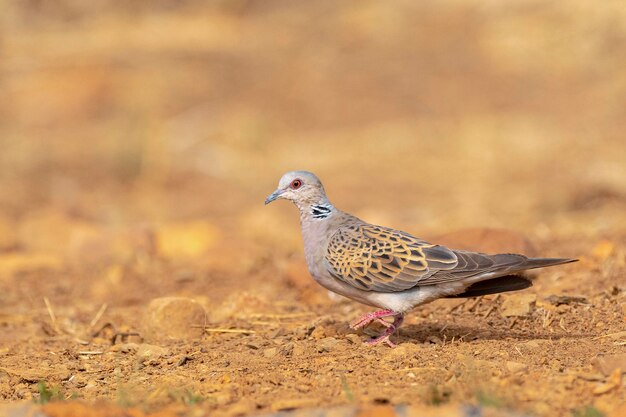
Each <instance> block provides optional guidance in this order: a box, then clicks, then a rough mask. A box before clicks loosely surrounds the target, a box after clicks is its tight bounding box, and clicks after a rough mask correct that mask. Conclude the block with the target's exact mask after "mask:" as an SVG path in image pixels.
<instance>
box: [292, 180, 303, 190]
mask: <svg viewBox="0 0 626 417" xmlns="http://www.w3.org/2000/svg"><path fill="white" fill-rule="evenodd" d="M301 186H302V181H300V180H293V181H291V185H290V187H291V188H293V189H294V190H297V189H298V188H300V187H301Z"/></svg>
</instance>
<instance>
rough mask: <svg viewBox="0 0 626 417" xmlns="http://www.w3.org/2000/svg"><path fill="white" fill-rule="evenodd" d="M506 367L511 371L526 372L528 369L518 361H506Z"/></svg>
mask: <svg viewBox="0 0 626 417" xmlns="http://www.w3.org/2000/svg"><path fill="white" fill-rule="evenodd" d="M506 369H507V370H508V371H509V372H512V373H518V372H526V371H528V365H526V364H525V363H520V362H513V361H507V362H506Z"/></svg>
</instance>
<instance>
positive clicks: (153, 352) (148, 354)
mask: <svg viewBox="0 0 626 417" xmlns="http://www.w3.org/2000/svg"><path fill="white" fill-rule="evenodd" d="M169 354H170V351H169V350H168V349H166V348H164V347H161V346H157V345H150V344H148V343H142V344H140V345H139V346H138V347H137V356H138V357H140V358H142V359H158V358H161V357H163V356H168V355H169Z"/></svg>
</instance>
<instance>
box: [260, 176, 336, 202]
mask: <svg viewBox="0 0 626 417" xmlns="http://www.w3.org/2000/svg"><path fill="white" fill-rule="evenodd" d="M280 198H284V199H285V200H290V201H292V202H293V203H295V204H296V205H297V206H298V207H299V208H303V207H306V206H309V205H313V204H324V203H328V198H327V197H326V193H325V192H324V187H323V186H322V183H321V181H320V180H319V178H317V177H316V176H315V174H313V173H311V172H308V171H290V172H287V173H286V174H285V175H283V176H282V178H281V179H280V181H279V182H278V188H276V191H274V192H273V193H272V194H270V195H269V196H268V197H267V198H266V199H265V204H269V203H271V202H272V201H274V200H278V199H280Z"/></svg>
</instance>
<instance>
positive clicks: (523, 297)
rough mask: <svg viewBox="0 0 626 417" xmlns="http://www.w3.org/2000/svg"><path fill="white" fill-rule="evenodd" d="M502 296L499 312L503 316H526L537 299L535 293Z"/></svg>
mask: <svg viewBox="0 0 626 417" xmlns="http://www.w3.org/2000/svg"><path fill="white" fill-rule="evenodd" d="M504 297H506V298H505V299H504V302H503V303H502V308H501V312H500V314H501V315H502V316H504V317H515V316H517V317H519V316H527V315H529V314H530V313H531V311H532V309H533V307H534V305H535V302H536V301H537V296H536V295H535V294H510V295H506V296H504Z"/></svg>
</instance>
